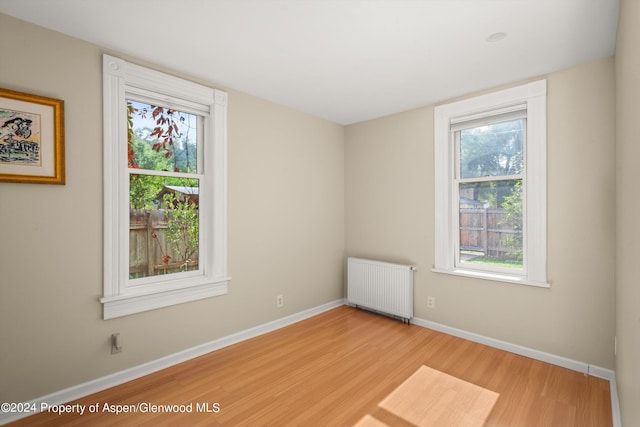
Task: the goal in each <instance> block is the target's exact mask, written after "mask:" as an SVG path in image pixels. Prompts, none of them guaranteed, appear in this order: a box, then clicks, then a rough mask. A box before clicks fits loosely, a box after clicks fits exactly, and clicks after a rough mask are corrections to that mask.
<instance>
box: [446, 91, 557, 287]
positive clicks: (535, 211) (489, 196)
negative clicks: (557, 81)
mask: <svg viewBox="0 0 640 427" xmlns="http://www.w3.org/2000/svg"><path fill="white" fill-rule="evenodd" d="M546 91H547V90H546V81H545V80H541V81H537V82H533V83H529V84H526V85H522V86H517V87H513V88H510V89H505V90H501V91H498V92H493V93H489V94H486V95H481V96H478V97H474V98H469V99H465V100H462V101H458V102H453V103H450V104H445V105H440V106H437V107H436V108H435V117H434V120H435V122H434V125H435V182H436V200H435V206H436V230H435V237H436V253H435V265H434V271H436V272H440V273H449V274H456V275H462V276H470V277H477V278H484V279H489V280H498V281H506V282H513V283H521V284H527V285H533V286H541V287H549V284H548V283H547V277H546V256H547V254H546V252H547V248H546V246H547V244H546V234H547V230H546Z"/></svg>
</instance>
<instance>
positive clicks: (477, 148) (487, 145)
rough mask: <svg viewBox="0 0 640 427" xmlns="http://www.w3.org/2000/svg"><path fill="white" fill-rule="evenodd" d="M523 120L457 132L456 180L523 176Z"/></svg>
mask: <svg viewBox="0 0 640 427" xmlns="http://www.w3.org/2000/svg"><path fill="white" fill-rule="evenodd" d="M523 128H524V119H517V120H511V121H508V122H502V123H494V124H491V125H486V126H479V127H474V128H471V129H464V130H461V131H460V167H459V170H460V178H478V177H485V176H505V175H518V174H521V173H522V172H523V157H522V153H523V151H522V140H523Z"/></svg>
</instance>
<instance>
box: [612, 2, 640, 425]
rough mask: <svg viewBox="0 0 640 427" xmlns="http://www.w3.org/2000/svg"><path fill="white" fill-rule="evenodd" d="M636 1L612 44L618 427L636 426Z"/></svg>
mask: <svg viewBox="0 0 640 427" xmlns="http://www.w3.org/2000/svg"><path fill="white" fill-rule="evenodd" d="M639 21H640V2H637V1H634V0H622V1H621V2H620V19H619V23H618V40H617V46H616V117H617V122H616V131H617V134H616V138H617V159H616V166H617V175H616V178H617V181H616V184H617V185H616V190H617V191H616V195H617V199H616V200H617V203H616V213H617V241H616V335H617V337H618V352H617V356H616V380H617V383H618V394H619V398H620V410H621V413H622V423H623V425H625V426H637V425H640V405H638V403H639V402H640V309H639V308H638V307H639V306H640V286H639V285H638V277H639V276H640V262H639V261H638V254H640V228H639V227H638V215H639V212H640V203H639V200H640V199H639V198H638V194H639V192H638V182H640V168H639V167H638V164H639V161H638V159H639V158H640V142H639V140H638V137H639V134H638V121H639V119H640V108H639V107H638V99H640V56H638V49H640V27H639V26H638V22H639Z"/></svg>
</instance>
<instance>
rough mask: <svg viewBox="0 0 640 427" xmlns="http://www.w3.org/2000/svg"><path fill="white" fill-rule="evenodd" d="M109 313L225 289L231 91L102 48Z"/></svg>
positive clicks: (121, 313) (139, 309)
mask: <svg viewBox="0 0 640 427" xmlns="http://www.w3.org/2000/svg"><path fill="white" fill-rule="evenodd" d="M103 95H104V100H103V106H104V295H103V298H102V299H101V302H102V303H103V308H104V315H103V317H104V319H110V318H114V317H120V316H125V315H128V314H133V313H138V312H142V311H147V310H152V309H156V308H160V307H166V306H169V305H174V304H180V303H184V302H189V301H194V300H198V299H202V298H208V297H213V296H216V295H222V294H225V293H227V283H228V281H229V277H227V266H226V264H227V254H226V121H227V118H226V117H227V95H226V93H225V92H222V91H219V90H216V89H212V88H209V87H206V86H203V85H199V84H196V83H193V82H190V81H187V80H184V79H181V78H177V77H174V76H170V75H167V74H165V73H161V72H158V71H155V70H152V69H148V68H146V67H141V66H139V65H135V64H132V63H129V62H126V61H124V60H122V59H119V58H115V57H112V56H109V55H104V56H103Z"/></svg>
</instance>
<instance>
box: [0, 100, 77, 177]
mask: <svg viewBox="0 0 640 427" xmlns="http://www.w3.org/2000/svg"><path fill="white" fill-rule="evenodd" d="M0 181H4V182H23V183H32V184H60V185H62V184H64V182H65V159H64V101H62V100H59V99H53V98H45V97H42V96H37V95H30V94H27V93H21V92H14V91H11V90H7V89H1V88H0Z"/></svg>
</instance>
